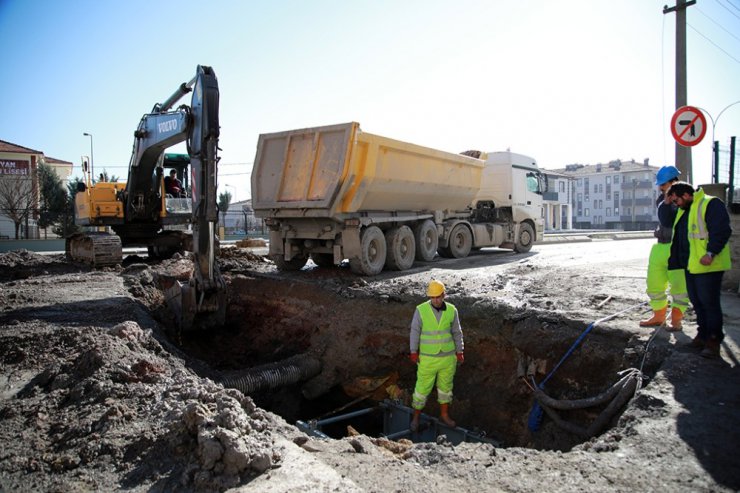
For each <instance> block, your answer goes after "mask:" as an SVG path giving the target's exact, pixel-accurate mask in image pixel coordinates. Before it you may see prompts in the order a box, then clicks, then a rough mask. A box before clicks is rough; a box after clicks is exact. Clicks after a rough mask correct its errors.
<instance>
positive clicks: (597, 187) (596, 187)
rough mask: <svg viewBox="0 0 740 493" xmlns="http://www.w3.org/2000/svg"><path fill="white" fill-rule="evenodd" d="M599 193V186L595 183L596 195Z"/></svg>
mask: <svg viewBox="0 0 740 493" xmlns="http://www.w3.org/2000/svg"><path fill="white" fill-rule="evenodd" d="M598 191H599V186H598V185H597V184H596V183H594V193H598Z"/></svg>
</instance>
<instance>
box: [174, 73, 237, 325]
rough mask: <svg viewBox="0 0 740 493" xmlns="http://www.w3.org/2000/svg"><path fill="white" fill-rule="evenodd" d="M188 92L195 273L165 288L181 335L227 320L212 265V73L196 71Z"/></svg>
mask: <svg viewBox="0 0 740 493" xmlns="http://www.w3.org/2000/svg"><path fill="white" fill-rule="evenodd" d="M191 82H193V81H191ZM185 87H187V86H186V85H183V86H181V88H183V89H184V88H185ZM192 92H193V96H192V103H191V106H190V125H189V131H188V137H187V144H188V154H189V155H190V169H191V185H192V194H191V197H192V202H193V221H192V225H193V256H194V258H193V263H194V268H193V274H192V276H191V277H190V279H189V280H188V282H186V283H181V282H178V281H175V282H174V283H173V285H172V286H171V287H170V288H169V289H167V302H168V304H169V306H170V308H171V309H172V310H173V312H174V313H175V316H176V318H177V324H178V327H179V329H180V330H181V331H188V330H191V329H194V328H208V327H214V326H220V325H223V324H224V320H225V318H226V282H225V281H224V279H223V277H222V276H221V273H220V272H219V269H218V265H217V263H216V242H215V238H216V235H215V225H216V222H217V221H218V206H217V204H216V188H217V184H216V176H217V170H218V160H219V158H218V155H217V152H218V138H219V131H220V130H219V120H218V105H219V91H218V80H217V79H216V74H215V73H214V72H213V69H211V68H210V67H205V66H200V65H199V66H198V71H197V74H196V77H195V79H194V83H193V91H192ZM176 94H177V93H176ZM174 97H175V95H173V96H172V98H174ZM172 98H170V99H172ZM169 101H170V100H168V103H169ZM169 104H173V103H169Z"/></svg>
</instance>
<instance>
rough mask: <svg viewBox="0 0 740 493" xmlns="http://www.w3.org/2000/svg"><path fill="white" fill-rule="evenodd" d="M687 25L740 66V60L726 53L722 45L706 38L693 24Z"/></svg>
mask: <svg viewBox="0 0 740 493" xmlns="http://www.w3.org/2000/svg"><path fill="white" fill-rule="evenodd" d="M686 25H687V26H689V27H690V28H691V29H693V30H694V31H695V32H696V33H697V34H698V35H699V36H701V37H702V38H704V39H706V40H707V41H709V42H710V43H712V44H713V45H714V46H715V47H716V48H717V49H718V50H720V51H721V52H723V53H724V54H725V55H727V56H728V57H730V58H732V59H733V60H735V61H736V62H737V63H738V64H740V60H738V59H737V58H735V57H734V56H732V55H730V54H729V53H728V52H727V51H726V50H725V49H724V48H722V47H721V46H720V45H718V44H717V43H715V42H714V41H712V40H711V39H709V38H708V37H706V36H705V35H704V34H702V33H701V31H699V30H698V29H697V28H695V27H694V26H692V25H691V24H689V23H688V22H687V23H686Z"/></svg>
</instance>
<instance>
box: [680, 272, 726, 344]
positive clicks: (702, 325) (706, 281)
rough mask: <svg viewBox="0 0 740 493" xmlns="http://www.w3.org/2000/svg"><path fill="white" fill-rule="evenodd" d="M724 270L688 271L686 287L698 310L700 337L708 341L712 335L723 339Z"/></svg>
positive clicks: (697, 322)
mask: <svg viewBox="0 0 740 493" xmlns="http://www.w3.org/2000/svg"><path fill="white" fill-rule="evenodd" d="M724 273H725V272H724V271H719V272H707V273H705V274H691V273H690V272H689V271H686V289H687V291H688V292H689V299H690V300H691V304H692V305H693V306H694V311H695V312H696V324H697V325H698V331H699V339H701V340H704V341H706V340H707V339H709V338H710V337H711V338H713V339H717V340H718V341H722V339H723V338H724V336H725V335H724V332H723V331H722V305H721V303H720V293H721V291H720V288H721V287H722V275H723V274H724Z"/></svg>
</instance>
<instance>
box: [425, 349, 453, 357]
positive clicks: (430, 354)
mask: <svg viewBox="0 0 740 493" xmlns="http://www.w3.org/2000/svg"><path fill="white" fill-rule="evenodd" d="M419 354H423V355H424V356H430V357H432V358H444V357H445V356H452V355H453V354H455V350H454V349H453V350H452V351H440V352H439V353H434V354H432V353H419Z"/></svg>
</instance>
